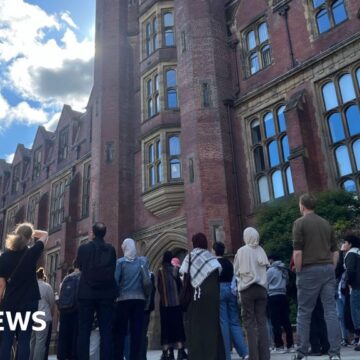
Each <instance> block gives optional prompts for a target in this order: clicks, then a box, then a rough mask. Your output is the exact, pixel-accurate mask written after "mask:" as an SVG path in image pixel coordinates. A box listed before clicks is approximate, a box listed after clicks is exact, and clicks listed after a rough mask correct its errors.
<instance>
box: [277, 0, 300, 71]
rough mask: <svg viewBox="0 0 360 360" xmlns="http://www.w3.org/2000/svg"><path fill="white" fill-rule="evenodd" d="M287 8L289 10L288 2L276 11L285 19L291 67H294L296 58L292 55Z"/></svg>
mask: <svg viewBox="0 0 360 360" xmlns="http://www.w3.org/2000/svg"><path fill="white" fill-rule="evenodd" d="M289 10H290V6H289V5H288V4H286V5H284V6H282V7H281V8H280V9H279V10H278V13H279V15H280V16H283V17H284V19H285V27H286V34H287V38H288V45H289V53H290V58H291V67H295V66H296V65H297V62H296V59H295V56H294V50H293V45H292V41H291V35H290V29H289V19H288V12H289Z"/></svg>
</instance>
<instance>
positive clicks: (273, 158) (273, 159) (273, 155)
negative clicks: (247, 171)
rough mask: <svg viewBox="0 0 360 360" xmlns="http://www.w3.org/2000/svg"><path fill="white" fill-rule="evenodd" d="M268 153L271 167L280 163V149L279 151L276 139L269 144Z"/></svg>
mask: <svg viewBox="0 0 360 360" xmlns="http://www.w3.org/2000/svg"><path fill="white" fill-rule="evenodd" d="M268 153H269V163H270V167H274V166H276V165H279V164H280V160H279V151H278V147H277V143H276V141H272V142H271V143H270V144H269V145H268Z"/></svg>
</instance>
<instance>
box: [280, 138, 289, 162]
mask: <svg viewBox="0 0 360 360" xmlns="http://www.w3.org/2000/svg"><path fill="white" fill-rule="evenodd" d="M281 143H282V150H283V156H284V161H288V160H289V155H290V148H289V140H288V137H287V136H285V137H284V138H283V139H282V140H281Z"/></svg>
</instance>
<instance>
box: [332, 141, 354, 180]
mask: <svg viewBox="0 0 360 360" xmlns="http://www.w3.org/2000/svg"><path fill="white" fill-rule="evenodd" d="M335 155H336V161H337V164H338V169H339V175H340V176H344V175H348V174H351V173H352V169H351V163H350V157H349V152H348V149H347V147H346V146H340V147H338V148H337V149H336V150H335Z"/></svg>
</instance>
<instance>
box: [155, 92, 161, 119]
mask: <svg viewBox="0 0 360 360" xmlns="http://www.w3.org/2000/svg"><path fill="white" fill-rule="evenodd" d="M159 111H160V96H159V95H156V96H155V113H156V114H157V113H158V112H159Z"/></svg>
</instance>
